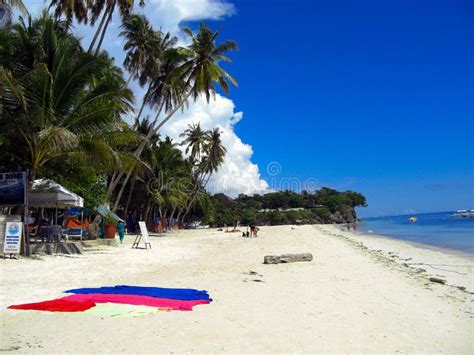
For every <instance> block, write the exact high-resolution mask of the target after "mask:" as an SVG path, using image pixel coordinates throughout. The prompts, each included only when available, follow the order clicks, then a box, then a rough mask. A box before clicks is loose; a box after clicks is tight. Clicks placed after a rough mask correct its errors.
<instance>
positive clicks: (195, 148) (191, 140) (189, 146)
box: [179, 123, 207, 165]
mask: <svg viewBox="0 0 474 355" xmlns="http://www.w3.org/2000/svg"><path fill="white" fill-rule="evenodd" d="M179 136H180V137H184V138H185V139H184V140H183V141H182V142H181V145H183V146H184V145H186V150H185V153H186V154H188V153H189V152H190V151H191V155H190V160H191V164H193V165H195V161H196V159H199V158H200V156H201V151H202V149H203V146H204V144H205V140H206V138H207V132H204V131H203V130H202V129H201V124H200V123H198V124H195V123H193V124H189V125H188V128H187V129H186V130H185V131H184V132H183V133H181V134H180V135H179Z"/></svg>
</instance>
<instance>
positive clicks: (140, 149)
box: [109, 91, 192, 211]
mask: <svg viewBox="0 0 474 355" xmlns="http://www.w3.org/2000/svg"><path fill="white" fill-rule="evenodd" d="M191 94H192V91H189V92H188V94H187V95H186V96H185V98H184V99H183V100H182V101H181V102H180V103H179V104H178V105H176V107H175V108H173V109H172V110H171V111H170V113H168V115H166V117H165V118H164V119H163V121H161V122H160V124H159V125H158V126H157V127H156V128H151V129H150V130H149V131H148V134H147V135H146V137H145V139H144V140H143V142H142V143H141V144H140V146H139V147H138V148H137V150H136V151H135V153H134V156H135V157H136V158H137V159H138V158H140V156H141V154H142V153H143V150H144V149H145V147H146V144H147V142H148V140H149V139H150V138H151V137H152V136H153V135H154V134H156V133H158V131H159V130H160V128H161V127H163V125H164V124H165V123H166V122H168V121H169V119H170V118H171V117H173V115H174V114H175V113H176V112H177V111H178V110H179V109H180V108H181V107H183V105H184V104H185V102H186V101H187V100H188V99H189V97H190V96H191ZM161 107H163V106H161ZM160 113H161V108H160V110H159V111H158V113H157V114H156V116H155V119H154V120H153V124H152V127H154V126H155V124H156V121H157V120H158V118H159V116H160ZM132 172H133V168H131V169H130V170H129V171H128V172H127V175H126V176H125V179H124V181H123V182H122V187H121V188H120V191H119V193H118V194H117V198H116V199H115V204H114V208H113V211H116V210H117V208H118V206H119V203H120V199H121V198H122V194H123V191H124V189H125V185H126V184H127V182H128V180H129V179H130V176H131V175H132ZM117 184H118V182H117ZM116 186H117V185H115V186H114V188H113V189H112V190H111V191H109V193H112V192H113V190H114V189H115V187H116Z"/></svg>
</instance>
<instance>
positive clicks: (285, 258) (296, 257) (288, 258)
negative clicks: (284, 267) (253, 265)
mask: <svg viewBox="0 0 474 355" xmlns="http://www.w3.org/2000/svg"><path fill="white" fill-rule="evenodd" d="M311 260H313V255H311V254H310V253H303V254H283V255H267V256H265V257H264V258H263V263H264V264H282V263H294V262H297V261H311Z"/></svg>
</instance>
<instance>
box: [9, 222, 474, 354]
mask: <svg viewBox="0 0 474 355" xmlns="http://www.w3.org/2000/svg"><path fill="white" fill-rule="evenodd" d="M151 239H152V240H151V243H152V247H153V249H151V250H135V249H131V243H132V241H133V237H132V236H128V237H127V238H126V243H125V244H123V245H120V246H119V247H97V248H95V249H93V250H89V251H87V252H86V253H85V254H83V255H80V256H67V257H66V256H44V257H41V258H38V259H21V260H9V259H7V260H0V265H1V291H0V292H1V294H0V296H1V298H0V306H1V310H0V315H1V325H2V328H1V340H0V350H2V351H4V352H14V351H19V352H35V353H46V352H48V353H51V352H52V353H91V352H94V353H96V352H125V353H132V352H133V353H142V352H148V353H151V352H153V353H170V352H174V353H183V352H197V353H209V352H212V353H273V352H279V353H282V352H284V353H290V352H291V353H295V352H378V353H379V352H384V353H386V352H390V353H394V352H402V353H407V352H410V353H412V352H425V353H427V352H441V353H461V354H472V353H473V352H474V340H473V337H472V335H473V334H474V313H473V308H472V305H473V294H472V292H474V287H473V271H474V262H473V260H472V259H466V258H463V257H461V256H456V255H449V254H446V253H443V252H440V251H436V250H429V249H423V248H419V247H416V246H413V245H411V244H408V243H404V242H399V241H395V240H390V239H384V238H373V237H364V236H358V235H353V234H349V233H345V232H341V231H339V230H338V229H337V228H335V227H334V226H278V227H263V228H262V230H261V232H260V233H259V237H258V238H255V239H249V238H241V237H240V236H239V234H238V233H237V234H232V233H224V232H221V231H216V230H199V231H196V230H189V231H180V232H178V233H171V234H169V235H166V236H165V237H152V238H151ZM300 252H310V253H312V254H313V256H314V259H313V261H312V262H300V263H291V264H279V265H264V264H263V257H264V256H265V255H270V254H284V253H300ZM409 258H411V259H409ZM404 264H406V265H404ZM411 264H413V265H411ZM426 264H430V265H431V266H428V265H426ZM442 265H450V266H442ZM453 265H454V266H453ZM421 269H423V270H421ZM440 269H442V270H440ZM446 270H448V271H446ZM431 276H437V277H440V278H443V279H445V280H447V283H446V285H442V284H437V283H433V282H430V281H429V277H431ZM118 284H126V285H142V286H161V287H183V288H196V289H206V290H208V291H209V294H210V295H211V297H212V298H213V299H214V301H213V302H212V303H211V304H209V305H199V306H197V307H195V309H194V311H192V312H177V311H176V312H157V314H153V315H146V316H143V317H136V318H126V317H107V316H97V315H91V314H81V313H76V314H67V313H48V312H35V311H19V310H10V309H6V307H8V306H9V305H11V304H20V303H26V302H39V301H44V300H48V299H53V298H56V297H60V296H62V295H64V294H63V293H62V291H64V290H67V289H70V288H78V287H98V286H106V285H118ZM459 287H461V288H463V287H465V288H466V289H465V290H462V289H460V288H459Z"/></svg>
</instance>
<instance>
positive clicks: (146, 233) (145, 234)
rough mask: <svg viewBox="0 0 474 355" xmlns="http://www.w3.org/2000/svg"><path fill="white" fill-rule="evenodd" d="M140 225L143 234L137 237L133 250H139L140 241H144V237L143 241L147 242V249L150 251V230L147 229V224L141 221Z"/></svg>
mask: <svg viewBox="0 0 474 355" xmlns="http://www.w3.org/2000/svg"><path fill="white" fill-rule="evenodd" d="M138 225H139V226H140V232H141V233H140V234H137V236H136V237H135V241H134V242H133V245H132V249H133V248H135V249H139V248H138V245H139V244H140V241H141V240H142V237H143V241H144V242H145V249H148V246H149V247H150V249H151V244H150V240H149V239H148V229H147V228H146V224H145V222H144V221H140V222H138Z"/></svg>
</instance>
